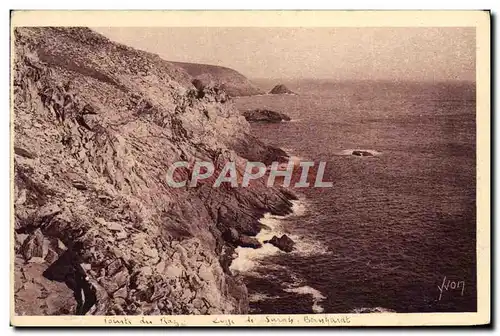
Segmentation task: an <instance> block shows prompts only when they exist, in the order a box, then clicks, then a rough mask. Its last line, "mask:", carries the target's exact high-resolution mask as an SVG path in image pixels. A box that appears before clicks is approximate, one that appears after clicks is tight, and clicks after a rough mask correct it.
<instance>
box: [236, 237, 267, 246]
mask: <svg viewBox="0 0 500 336" xmlns="http://www.w3.org/2000/svg"><path fill="white" fill-rule="evenodd" d="M238 245H240V246H241V247H251V248H254V249H256V248H259V247H262V244H261V243H260V242H259V241H258V240H257V238H254V237H249V236H246V235H241V236H240V238H239V241H238Z"/></svg>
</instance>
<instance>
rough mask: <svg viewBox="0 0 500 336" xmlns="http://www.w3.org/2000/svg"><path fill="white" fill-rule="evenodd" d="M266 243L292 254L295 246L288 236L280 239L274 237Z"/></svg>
mask: <svg viewBox="0 0 500 336" xmlns="http://www.w3.org/2000/svg"><path fill="white" fill-rule="evenodd" d="M264 243H269V244H272V245H274V246H276V247H277V248H279V249H280V250H282V251H285V252H292V251H293V249H294V246H295V242H294V241H293V240H292V239H291V238H290V237H288V236H287V235H286V234H285V235H282V236H281V237H280V238H278V237H277V236H273V238H271V239H270V240H266V241H264Z"/></svg>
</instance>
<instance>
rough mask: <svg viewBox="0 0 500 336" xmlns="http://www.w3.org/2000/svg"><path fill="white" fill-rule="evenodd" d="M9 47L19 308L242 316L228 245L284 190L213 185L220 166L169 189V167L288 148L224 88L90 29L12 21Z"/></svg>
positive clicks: (275, 205) (242, 290) (253, 229)
mask: <svg viewBox="0 0 500 336" xmlns="http://www.w3.org/2000/svg"><path fill="white" fill-rule="evenodd" d="M13 57H14V60H15V64H14V71H13V96H14V103H13V105H14V106H13V109H14V114H15V118H13V132H14V144H15V147H16V148H17V149H16V150H15V156H14V173H13V177H12V178H13V179H14V192H13V198H14V204H15V207H14V216H15V222H14V229H15V233H14V238H15V265H14V273H15V274H14V275H15V284H14V285H15V288H16V292H15V295H14V309H15V312H16V314H29V315H50V314H75V313H80V314H94V315H132V314H135V315H137V314H140V315H150V314H155V315H158V314H161V315H176V314H245V313H247V311H248V297H247V291H246V287H245V285H244V284H243V282H242V280H241V278H240V277H237V276H235V275H233V274H232V273H231V272H230V271H229V270H228V265H229V264H230V262H231V256H232V252H233V250H234V248H235V246H237V245H238V244H241V243H244V244H254V245H256V244H255V241H253V239H252V238H251V236H255V235H256V234H257V233H258V232H259V230H260V228H261V224H260V223H259V218H260V217H261V216H262V214H264V213H265V212H271V213H274V214H277V215H284V214H287V213H289V212H290V211H291V203H290V201H289V198H290V195H289V194H288V193H285V192H284V191H282V190H281V189H279V188H277V187H272V188H268V187H267V186H266V185H265V181H258V180H256V181H255V183H253V184H252V185H251V186H250V187H248V188H231V187H230V186H228V185H227V184H223V185H222V186H221V187H220V188H213V187H212V184H213V182H214V180H215V178H216V177H215V176H216V175H217V174H214V177H213V178H209V179H206V180H203V181H202V182H201V183H200V184H199V185H198V186H197V187H196V188H189V187H186V188H173V187H171V186H169V185H168V183H167V182H166V175H165V174H166V170H167V168H168V167H170V166H171V165H172V164H173V163H174V162H178V161H187V162H194V161H196V160H202V161H212V162H214V163H216V164H217V168H216V169H217V170H220V169H221V167H223V166H224V164H225V163H227V162H228V161H233V162H235V164H236V167H237V170H238V172H242V171H244V166H245V164H246V160H247V159H252V160H254V161H262V160H264V161H265V162H268V161H270V160H274V159H278V158H284V157H285V156H286V153H284V152H283V151H281V150H280V149H277V148H273V147H270V146H267V145H266V144H264V143H262V142H261V141H259V140H258V139H255V137H253V136H251V135H249V134H248V132H249V131H250V125H249V124H248V122H247V121H246V120H245V119H244V118H243V117H242V116H241V115H240V114H239V112H238V111H237V109H236V108H235V107H234V106H233V104H232V102H231V101H230V100H226V99H224V97H225V91H224V90H223V89H222V90H217V89H216V87H213V86H211V85H208V86H207V85H203V83H197V82H195V83H194V84H193V82H192V81H193V78H192V77H190V76H189V75H188V74H187V73H186V72H185V71H184V70H182V69H180V68H178V67H176V66H174V65H172V64H171V63H169V62H166V61H164V60H162V59H161V58H160V57H158V56H157V55H153V54H150V53H146V52H142V51H138V50H135V49H133V48H130V47H127V46H124V45H120V44H117V43H114V42H112V41H110V40H108V39H107V38H105V37H103V36H101V35H99V34H97V33H95V32H93V31H92V30H90V29H87V28H58V27H57V28H56V27H24V28H16V29H15V31H14V55H13ZM200 84H201V85H200ZM195 85H196V87H195ZM177 172H178V177H179V178H188V177H189V176H191V175H192V168H186V169H184V170H182V169H178V171H177ZM240 177H241V176H240ZM228 233H229V234H228ZM243 235H246V236H249V237H248V238H243V241H241V238H240V237H244V236H243ZM71 246H79V247H81V248H78V249H72V250H71V252H67V250H68V249H70V247H71ZM68 253H69V256H68ZM64 260H66V262H63V261H64ZM77 264H78V265H80V266H81V267H78V266H77ZM56 266H57V267H56ZM59 266H63V270H64V269H66V270H67V272H66V271H61V269H60V268H59ZM43 274H45V276H43ZM34 278H36V281H33V279H34ZM37 281H38V282H37ZM78 290H80V291H81V290H83V291H84V295H85V296H86V297H89V298H90V301H89V300H87V299H86V298H78V297H75V295H74V294H75V293H74V292H75V291H78ZM46 291H48V293H46ZM85 291H87V293H86V294H85ZM93 295H95V300H94V299H93ZM90 305H92V307H89V306H90Z"/></svg>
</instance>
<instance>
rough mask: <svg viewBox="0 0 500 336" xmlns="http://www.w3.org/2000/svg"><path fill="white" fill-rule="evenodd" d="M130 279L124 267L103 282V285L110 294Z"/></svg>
mask: <svg viewBox="0 0 500 336" xmlns="http://www.w3.org/2000/svg"><path fill="white" fill-rule="evenodd" d="M128 279H129V274H128V271H127V269H126V268H122V269H121V270H120V271H118V273H116V274H115V275H114V276H113V277H111V278H107V279H106V280H104V282H103V287H104V289H105V290H106V292H108V293H109V294H113V293H114V292H115V291H116V290H117V289H118V288H120V287H122V286H124V285H125V284H126V283H127V282H128Z"/></svg>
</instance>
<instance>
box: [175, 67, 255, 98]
mask: <svg viewBox="0 0 500 336" xmlns="http://www.w3.org/2000/svg"><path fill="white" fill-rule="evenodd" d="M171 63H172V64H174V65H176V66H178V67H180V68H182V69H184V70H185V71H186V72H187V73H188V74H189V75H190V76H192V77H194V78H196V79H198V80H199V81H201V82H203V83H204V84H205V85H208V84H216V85H219V86H220V87H222V88H223V89H224V90H225V91H226V92H227V93H228V94H229V95H230V96H231V97H237V96H253V95H258V94H263V93H264V91H262V90H261V89H260V88H258V87H257V86H256V85H255V84H253V83H252V82H251V81H250V80H249V79H248V78H246V77H245V76H243V75H242V74H241V73H239V72H238V71H236V70H233V69H230V68H226V67H222V66H217V65H210V64H199V63H184V62H171Z"/></svg>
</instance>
